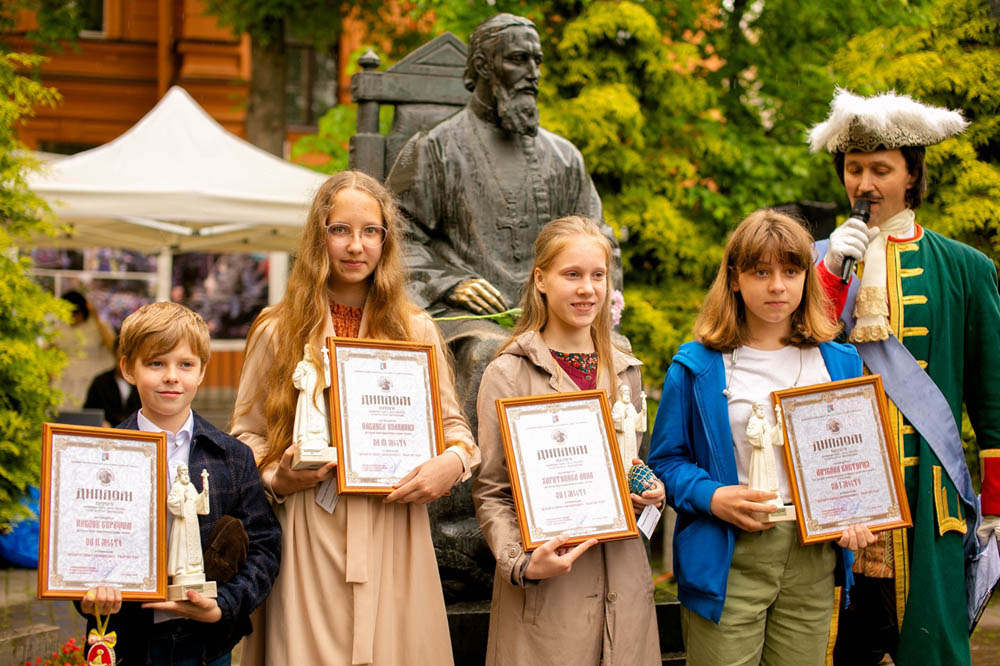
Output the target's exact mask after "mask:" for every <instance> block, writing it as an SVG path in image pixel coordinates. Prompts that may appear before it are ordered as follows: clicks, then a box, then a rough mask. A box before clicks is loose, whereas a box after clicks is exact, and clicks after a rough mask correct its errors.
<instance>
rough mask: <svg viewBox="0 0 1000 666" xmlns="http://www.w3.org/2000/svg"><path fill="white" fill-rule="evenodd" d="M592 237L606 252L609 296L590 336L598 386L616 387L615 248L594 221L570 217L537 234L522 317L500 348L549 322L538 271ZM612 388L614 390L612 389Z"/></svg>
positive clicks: (547, 267) (546, 268)
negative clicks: (613, 331) (605, 381)
mask: <svg viewBox="0 0 1000 666" xmlns="http://www.w3.org/2000/svg"><path fill="white" fill-rule="evenodd" d="M584 236H586V237H589V238H591V239H593V241H594V242H595V243H597V244H598V245H599V246H600V247H601V250H603V251H604V261H605V264H606V266H607V273H606V275H607V278H606V279H607V280H608V287H607V293H606V294H605V296H604V302H603V303H601V309H600V310H598V312H597V317H596V318H595V319H594V322H593V323H592V324H591V325H590V336H591V338H593V340H594V349H596V350H597V383H598V385H599V384H600V383H601V378H602V376H610V377H611V383H612V385H614V383H615V382H614V365H613V363H612V358H611V354H612V348H613V347H615V344H614V342H613V341H612V339H611V288H612V285H611V262H612V261H613V259H612V247H611V241H610V240H608V238H607V236H605V235H604V234H603V233H601V228H600V227H599V226H598V225H597V223H596V222H594V221H593V220H591V219H589V218H586V217H580V216H577V215H570V216H567V217H560V218H559V219H556V220H552V221H551V222H549V223H548V224H546V225H545V226H544V227H542V230H541V231H539V232H538V236H537V237H536V238H535V261H534V264H533V266H532V269H531V273H530V274H529V275H528V279H527V281H526V282H525V283H524V287H522V289H521V310H522V312H521V316H520V318H519V319H518V320H517V325H516V326H514V332H513V334H512V336H511V338H510V339H509V340H507V342H505V343H504V344H503V347H501V348H500V350H501V351H502V350H503V349H504V348H506V347H507V346H508V345H509V344H511V343H512V342H513V341H514V340H515V338H517V337H518V336H519V335H521V334H522V333H525V332H527V331H541V330H542V329H544V328H545V325H546V324H547V323H548V321H549V308H548V303H547V302H546V296H545V294H543V293H541V292H540V291H538V287H537V286H535V269H539V270H541V271H542V272H543V273H544V272H545V271H547V270H549V268H551V267H552V264H553V262H555V260H556V257H558V256H559V254H560V253H562V251H563V250H565V249H566V246H567V245H569V243H570V241H572V240H575V239H577V238H581V237H584ZM612 387H613V386H612ZM613 388H614V387H613Z"/></svg>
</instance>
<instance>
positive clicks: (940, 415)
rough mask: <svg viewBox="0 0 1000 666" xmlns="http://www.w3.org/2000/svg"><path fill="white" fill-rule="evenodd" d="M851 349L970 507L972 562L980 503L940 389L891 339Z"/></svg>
mask: <svg viewBox="0 0 1000 666" xmlns="http://www.w3.org/2000/svg"><path fill="white" fill-rule="evenodd" d="M828 245H829V241H826V240H823V241H818V242H817V243H816V250H817V252H818V255H819V258H820V259H822V257H823V256H824V255H825V254H826V250H827V247H828ZM859 287H860V280H858V279H857V278H854V277H852V278H851V284H850V286H849V287H848V290H847V303H846V304H845V305H844V310H843V312H841V315H840V320H841V321H842V322H844V332H845V333H847V334H848V335H850V333H851V330H853V329H854V324H855V318H854V302H855V300H856V299H857V296H858V289H859ZM852 344H853V345H854V347H855V349H857V350H858V354H859V355H860V356H861V359H862V360H863V361H864V362H865V365H866V366H868V369H869V370H871V371H872V372H873V373H878V374H880V375H882V386H883V387H884V388H885V392H886V395H888V396H889V398H890V399H892V402H893V403H894V404H895V405H896V407H897V408H898V409H899V411H900V412H902V413H903V416H905V417H906V420H907V421H909V422H910V424H911V425H912V426H913V427H914V428H915V429H916V430H917V432H918V433H920V436H921V437H923V438H924V441H926V442H927V445H928V446H930V447H931V451H933V452H934V455H936V456H937V458H938V460H940V461H941V467H942V468H943V469H944V471H945V473H946V474H947V475H948V478H949V479H951V482H952V483H953V484H954V485H955V489H956V490H957V491H958V494H959V496H960V497H961V498H962V501H963V502H965V504H966V505H967V506H968V508H969V510H967V511H966V512H965V522H966V524H967V525H968V529H967V530H966V532H965V551H966V555H967V556H968V557H973V556H974V555H975V554H976V552H977V551H978V549H979V545H978V542H977V540H976V525H977V524H978V522H979V515H980V509H979V498H978V497H977V496H976V493H975V491H974V490H973V489H972V478H971V477H970V476H969V468H968V466H967V465H966V463H965V452H964V451H963V450H962V437H961V435H960V434H959V430H958V426H957V425H956V424H955V415H954V414H953V413H952V411H951V406H950V405H949V404H948V401H947V400H946V399H945V397H944V394H943V393H941V389H940V388H938V385H937V384H935V383H934V380H932V379H931V377H930V375H928V374H927V373H926V372H924V369H923V368H921V367H920V366H919V365H918V364H917V360H916V359H915V358H913V354H911V353H910V350H908V349H907V348H906V347H904V346H903V343H902V342H900V341H899V339H898V338H896V336H895V335H890V336H889V338H888V339H887V340H883V341H881V342H861V343H857V342H855V343H852Z"/></svg>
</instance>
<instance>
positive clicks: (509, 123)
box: [493, 85, 538, 136]
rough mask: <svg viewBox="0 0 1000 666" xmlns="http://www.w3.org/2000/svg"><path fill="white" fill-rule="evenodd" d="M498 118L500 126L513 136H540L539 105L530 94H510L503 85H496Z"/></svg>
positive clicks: (494, 92)
mask: <svg viewBox="0 0 1000 666" xmlns="http://www.w3.org/2000/svg"><path fill="white" fill-rule="evenodd" d="M493 95H494V97H495V99H496V101H497V117H499V118H500V126H501V127H503V128H504V129H505V130H507V131H508V132H511V133H513V134H524V135H527V136H535V135H536V134H538V103H537V101H536V100H535V96H534V95H533V94H531V93H530V92H524V91H521V92H518V91H515V92H514V93H510V92H508V90H507V89H506V88H504V87H503V86H501V85H494V87H493Z"/></svg>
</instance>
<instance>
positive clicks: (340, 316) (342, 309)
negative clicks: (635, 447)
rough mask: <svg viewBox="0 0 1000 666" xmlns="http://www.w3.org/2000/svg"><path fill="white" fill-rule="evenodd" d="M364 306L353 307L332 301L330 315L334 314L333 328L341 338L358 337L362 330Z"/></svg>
mask: <svg viewBox="0 0 1000 666" xmlns="http://www.w3.org/2000/svg"><path fill="white" fill-rule="evenodd" d="M363 311H364V309H363V308H352V307H350V306H349V305H341V304H340V303H337V302H336V301H330V315H331V316H333V330H334V331H336V333H337V335H338V336H339V337H341V338H356V337H358V332H359V331H360V330H361V313H362V312H363Z"/></svg>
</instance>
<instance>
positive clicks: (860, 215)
mask: <svg viewBox="0 0 1000 666" xmlns="http://www.w3.org/2000/svg"><path fill="white" fill-rule="evenodd" d="M871 213H872V202H871V201H869V200H868V199H857V200H855V202H854V207H853V208H851V217H850V218H849V219H852V220H860V221H861V222H863V223H864V224H866V225H867V224H868V218H869V217H871ZM853 271H854V258H853V257H846V258H845V259H844V265H843V266H841V268H840V282H841V283H842V284H847V283H848V282H850V281H851V273H852V272H853Z"/></svg>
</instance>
